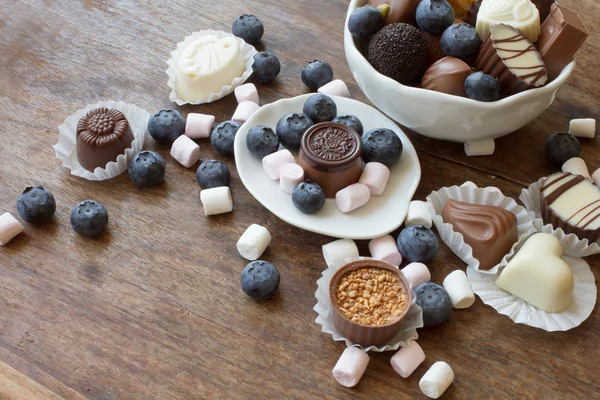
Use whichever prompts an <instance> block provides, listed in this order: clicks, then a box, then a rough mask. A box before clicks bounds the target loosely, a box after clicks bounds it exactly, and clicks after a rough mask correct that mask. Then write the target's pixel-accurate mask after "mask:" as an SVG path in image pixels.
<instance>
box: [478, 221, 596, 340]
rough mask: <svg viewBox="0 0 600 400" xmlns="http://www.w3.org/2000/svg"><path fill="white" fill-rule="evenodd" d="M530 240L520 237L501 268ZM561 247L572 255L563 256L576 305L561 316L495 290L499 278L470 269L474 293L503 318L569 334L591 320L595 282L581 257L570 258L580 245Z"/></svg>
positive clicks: (558, 236)
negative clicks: (568, 269) (572, 285)
mask: <svg viewBox="0 0 600 400" xmlns="http://www.w3.org/2000/svg"><path fill="white" fill-rule="evenodd" d="M543 231H544V232H546V233H552V234H553V235H554V236H555V237H556V238H558V239H559V240H561V238H565V236H564V234H563V235H561V234H560V232H556V231H551V230H550V229H544V230H543ZM527 238H529V235H528V236H524V237H521V239H520V240H519V242H518V243H517V244H516V245H515V246H513V249H512V250H511V252H510V254H509V255H508V256H506V257H505V258H504V259H503V260H502V263H501V268H504V267H505V266H506V265H507V264H508V262H509V261H510V260H511V259H512V257H513V255H514V254H515V253H516V252H517V250H519V249H520V248H521V247H522V245H523V244H524V243H525V241H526V239H527ZM561 244H562V246H563V252H564V254H569V255H565V256H563V260H564V261H565V262H566V263H567V264H568V265H569V267H570V268H571V271H572V272H573V278H574V287H573V303H572V304H571V305H570V306H569V308H567V309H566V310H565V311H563V312H560V313H548V312H545V311H542V310H540V309H538V308H536V307H534V306H532V305H531V304H529V303H527V302H526V301H524V300H521V299H520V298H518V297H516V296H513V295H512V294H510V293H508V292H505V291H504V290H502V289H500V288H499V287H498V286H496V280H497V279H498V276H499V275H500V274H494V275H489V274H482V273H479V272H477V271H475V270H474V269H473V268H467V277H468V278H469V282H470V283H471V287H472V288H473V291H474V292H475V294H477V296H479V297H480V298H481V300H482V301H483V303H484V304H487V305H489V306H492V307H493V308H494V309H495V310H496V311H498V312H499V313H500V314H503V315H506V316H508V317H509V318H510V319H512V320H513V321H514V322H516V323H518V324H525V325H529V326H532V327H534V328H539V329H543V330H545V331H548V332H555V331H567V330H569V329H573V328H575V327H577V326H579V325H581V323H583V321H585V320H586V319H587V318H588V317H589V316H590V314H591V313H592V311H593V310H594V307H595V305H596V291H597V289H596V282H595V278H594V274H593V273H592V271H591V270H590V266H589V265H588V263H587V262H585V261H584V260H583V259H582V258H580V257H572V256H570V255H573V254H577V253H578V252H579V251H580V250H579V249H578V246H579V245H578V244H577V243H575V242H573V241H572V240H569V239H567V240H566V241H561Z"/></svg>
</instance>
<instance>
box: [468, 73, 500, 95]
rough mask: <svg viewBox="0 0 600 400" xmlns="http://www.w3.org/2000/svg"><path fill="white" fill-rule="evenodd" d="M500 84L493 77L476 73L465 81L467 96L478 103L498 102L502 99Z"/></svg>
mask: <svg viewBox="0 0 600 400" xmlns="http://www.w3.org/2000/svg"><path fill="white" fill-rule="evenodd" d="M501 89H502V87H501V86H500V82H499V81H498V79H496V78H494V77H493V76H491V75H487V74H484V73H483V72H481V71H480V72H475V73H474V74H471V75H469V76H468V77H467V79H466V80H465V91H466V92H467V96H469V97H470V98H471V99H473V100H478V101H488V102H489V101H496V100H498V99H500V90H501Z"/></svg>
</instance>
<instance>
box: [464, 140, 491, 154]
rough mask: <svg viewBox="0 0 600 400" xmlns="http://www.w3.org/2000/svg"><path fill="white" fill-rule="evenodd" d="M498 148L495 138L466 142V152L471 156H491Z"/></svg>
mask: <svg viewBox="0 0 600 400" xmlns="http://www.w3.org/2000/svg"><path fill="white" fill-rule="evenodd" d="M495 150H496V141H495V140H494V139H486V140H480V141H477V142H466V143H465V154H466V155H468V156H469V157H476V156H489V155H492V154H494V151H495Z"/></svg>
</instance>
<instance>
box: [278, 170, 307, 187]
mask: <svg viewBox="0 0 600 400" xmlns="http://www.w3.org/2000/svg"><path fill="white" fill-rule="evenodd" d="M303 181H304V170H303V169H302V167H301V166H299V165H298V164H296V163H288V164H283V165H282V166H281V168H279V187H280V188H281V190H283V191H284V192H286V193H292V191H293V190H294V188H295V187H296V186H298V184H299V183H300V182H303Z"/></svg>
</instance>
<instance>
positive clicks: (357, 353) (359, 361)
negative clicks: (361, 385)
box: [333, 347, 369, 387]
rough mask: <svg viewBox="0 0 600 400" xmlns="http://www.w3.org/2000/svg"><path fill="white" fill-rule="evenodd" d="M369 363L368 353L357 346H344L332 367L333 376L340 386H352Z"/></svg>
mask: <svg viewBox="0 0 600 400" xmlns="http://www.w3.org/2000/svg"><path fill="white" fill-rule="evenodd" d="M367 365H369V355H368V354H367V352H366V351H364V350H363V349H359V348H358V347H346V350H344V352H343V353H342V355H341V357H340V359H339V360H338V362H337V363H336V364H335V367H333V377H334V378H335V380H336V381H338V383H339V384H340V385H342V386H345V387H354V386H356V385H357V384H358V381H360V378H362V376H363V374H364V373H365V371H366V370H367Z"/></svg>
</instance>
